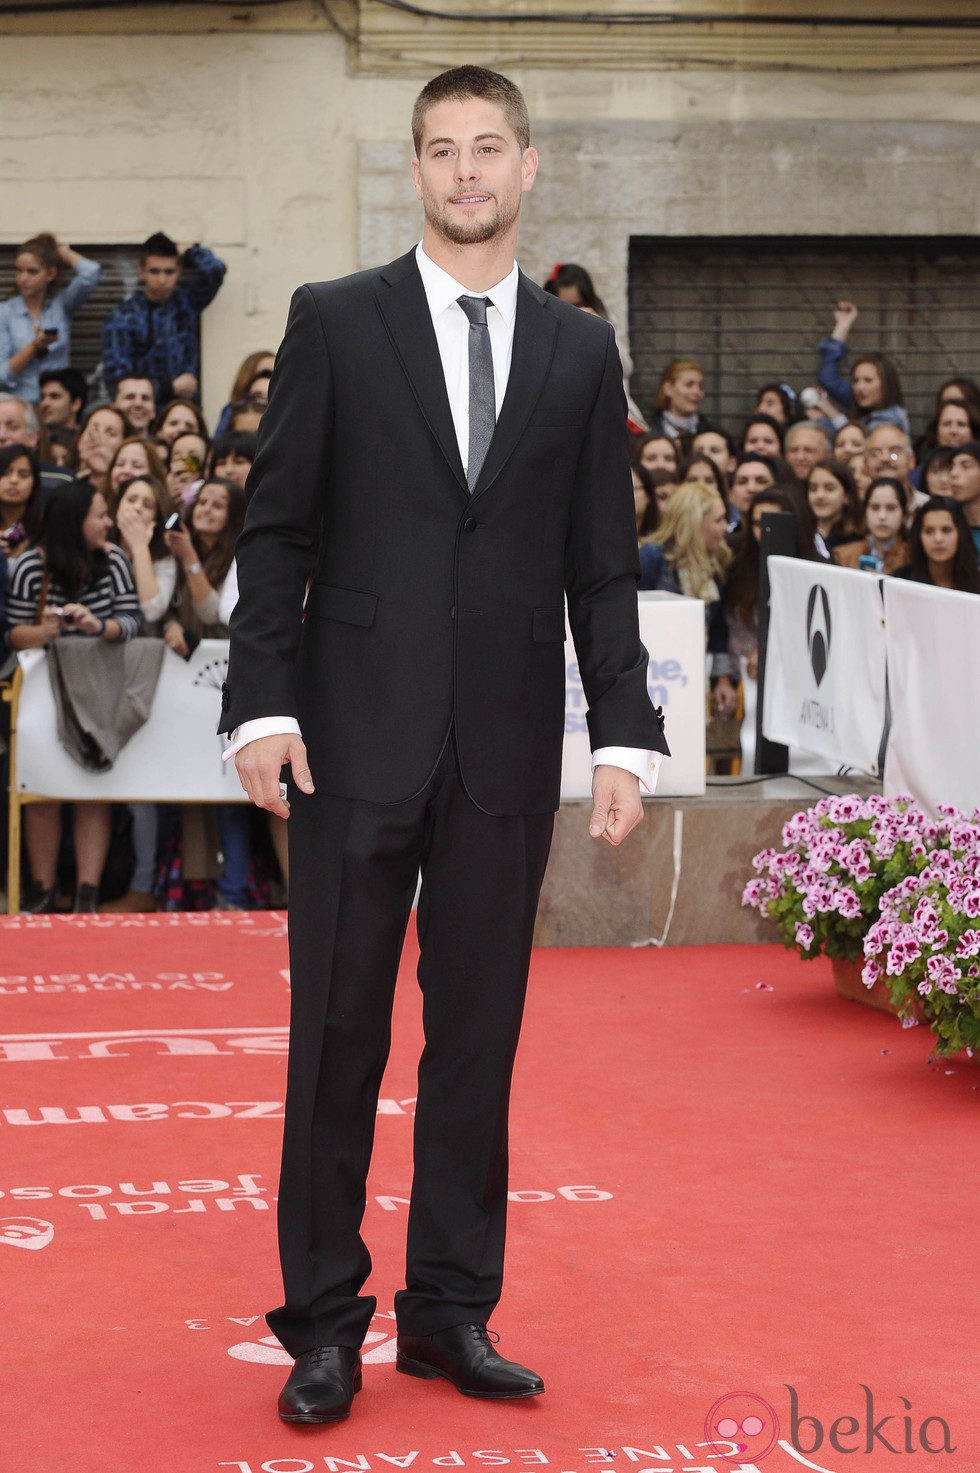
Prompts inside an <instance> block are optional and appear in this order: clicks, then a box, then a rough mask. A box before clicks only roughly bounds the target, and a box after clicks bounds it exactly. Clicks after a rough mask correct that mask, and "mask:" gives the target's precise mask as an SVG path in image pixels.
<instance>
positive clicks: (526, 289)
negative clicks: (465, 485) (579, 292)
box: [471, 271, 558, 499]
mask: <svg viewBox="0 0 980 1473" xmlns="http://www.w3.org/2000/svg"><path fill="white" fill-rule="evenodd" d="M550 304H551V298H550V297H549V296H548V293H547V292H544V291H542V290H541V288H540V287H539V286H538V285H537V284H536V283H535V282H533V281H531V280H530V279H529V278H528V277H527V276H525V275H524V273H523V271H522V272H521V274H520V279H519V281H518V286H517V313H516V315H515V318H514V349H513V354H512V356H511V361H510V377H509V378H508V380H507V391H506V393H505V394H504V402H503V404H502V405H501V406H500V414H499V416H498V418H497V428H496V429H495V431H494V435H493V439H492V440H491V441H490V448H489V450H488V451H487V458H486V460H485V461H484V462H483V469H482V470H481V472H480V478H479V480H478V481H477V483H476V486H475V487H474V489H473V496H474V497H475V496H480V495H481V494H482V493H483V492H484V491H486V490H487V489H488V488H489V487H490V486H491V484H492V483H493V481H494V480H495V479H496V478H497V476H498V475H499V474H500V472H501V471H502V470H503V468H504V466H505V465H506V463H507V461H508V460H509V459H510V457H511V455H512V454H513V453H514V450H515V449H516V448H517V445H518V443H519V441H520V438H521V436H522V434H523V433H524V428H525V426H526V424H527V422H528V420H529V419H530V417H531V413H532V411H533V410H534V407H535V405H536V404H537V402H538V399H539V398H540V395H541V391H542V389H543V388H544V386H545V382H546V380H547V377H548V370H549V368H550V367H551V360H552V358H553V357H554V352H555V344H556V341H557V338H558V318H557V315H556V314H554V313H552V312H551V311H550V310H549V309H550ZM471 499H472V498H471Z"/></svg>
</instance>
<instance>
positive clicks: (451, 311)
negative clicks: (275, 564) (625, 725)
mask: <svg viewBox="0 0 980 1473" xmlns="http://www.w3.org/2000/svg"><path fill="white" fill-rule="evenodd" d="M415 259H416V261H417V262H418V268H419V273H420V275H421V277H422V286H423V288H424V289H425V296H426V301H427V302H428V305H429V311H430V313H431V314H432V326H433V328H434V329H435V335H436V343H437V345H438V348H439V357H440V359H441V361H442V371H443V374H444V376H445V380H446V392H447V393H448V395H449V408H450V410H451V412H452V416H453V427H454V428H455V430H456V439H457V442H458V444H459V454H460V459H461V460H462V462H463V469H464V470H465V469H466V462H467V459H468V456H469V443H470V372H469V332H470V324H469V319H468V317H467V316H466V313H465V312H464V311H463V309H462V307H461V306H460V305H459V301H458V298H459V297H461V296H480V297H488V298H489V299H490V304H491V305H490V306H489V307H488V308H487V327H488V328H489V331H490V351H491V353H492V355H493V385H494V398H495V399H496V404H497V414H498V416H499V414H500V406H501V405H502V404H503V402H504V394H505V393H506V390H507V380H508V379H509V377H510V360H511V355H512V353H513V348H514V318H515V316H516V315H517V282H518V271H517V262H516V261H515V262H514V264H513V266H512V267H511V269H510V271H509V272H508V273H507V275H506V276H505V277H504V278H503V280H502V281H498V282H497V284H496V286H491V287H488V288H487V290H486V291H481V292H474V291H472V290H471V288H469V287H466V286H463V284H462V283H461V282H459V281H455V280H454V279H453V277H451V276H450V275H449V273H448V272H447V271H443V269H442V267H441V266H437V265H436V263H435V262H434V261H432V260H430V258H429V257H428V256H427V255H426V254H425V251H424V250H423V249H422V245H421V242H420V243H419V245H417V246H416V248H415ZM287 733H297V734H298V733H299V723H298V722H297V721H296V720H295V719H294V718H293V717H290V716H261V717H258V718H256V719H255V720H254V721H243V722H242V724H241V726H239V727H236V729H235V730H234V731H233V732H232V734H231V744H230V746H229V747H228V748H227V750H226V751H225V753H224V760H225V761H226V762H227V761H228V760H229V758H231V757H233V756H234V754H235V753H236V752H237V751H239V750H240V748H242V747H244V746H246V745H247V744H248V743H249V742H253V741H255V740H256V739H257V738H258V737H263V736H282V735H286V734H287ZM661 761H662V755H661V753H660V752H646V751H644V750H642V749H641V748H639V747H600V748H598V749H597V750H596V751H595V752H593V754H592V766H593V768H596V767H598V766H599V764H600V763H603V764H608V765H609V766H612V767H622V768H625V769H626V771H627V772H632V773H634V774H635V775H636V776H637V777H638V778H639V780H640V783H641V784H642V785H643V787H644V788H645V789H646V790H647V792H649V793H652V792H653V790H654V788H655V786H656V782H657V773H658V772H659V770H660V763H661Z"/></svg>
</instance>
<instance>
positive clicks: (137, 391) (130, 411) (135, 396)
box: [113, 378, 157, 434]
mask: <svg viewBox="0 0 980 1473" xmlns="http://www.w3.org/2000/svg"><path fill="white" fill-rule="evenodd" d="M113 403H114V404H115V406H116V408H117V409H121V410H122V412H123V414H124V415H125V416H126V418H127V419H128V420H129V422H130V424H131V425H132V427H133V429H134V430H135V431H136V432H137V434H142V433H143V431H144V430H145V429H146V428H147V426H148V425H149V423H150V421H151V419H152V418H153V416H154V415H155V414H156V409H157V406H156V400H155V398H154V395H153V385H152V384H151V383H150V380H149V379H148V378H121V379H120V380H119V383H118V385H117V387H116V397H115V399H114V400H113Z"/></svg>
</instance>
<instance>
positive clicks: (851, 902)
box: [836, 886, 861, 921]
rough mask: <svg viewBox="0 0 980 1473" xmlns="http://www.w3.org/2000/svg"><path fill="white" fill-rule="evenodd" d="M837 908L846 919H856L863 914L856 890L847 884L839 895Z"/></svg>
mask: <svg viewBox="0 0 980 1473" xmlns="http://www.w3.org/2000/svg"><path fill="white" fill-rule="evenodd" d="M836 909H837V911H838V912H839V913H840V915H842V916H843V917H844V919H845V921H854V920H857V918H858V916H859V915H860V914H861V902H860V900H859V899H858V898H857V896H856V895H855V893H854V891H853V890H851V889H849V888H848V887H847V886H845V887H844V889H842V890H841V891H839V893H838V895H837V905H836Z"/></svg>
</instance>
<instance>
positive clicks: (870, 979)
mask: <svg viewBox="0 0 980 1473" xmlns="http://www.w3.org/2000/svg"><path fill="white" fill-rule="evenodd" d="M881 975H882V971H881V967H880V965H879V963H878V962H876V961H875V959H874V958H873V957H872V958H871V960H870V961H866V962H865V964H864V966H863V967H862V968H861V981H862V982H863V983H864V985H865V987H873V986H874V985H875V983H876V982H877V981H878V978H879V977H880V976H881Z"/></svg>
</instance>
